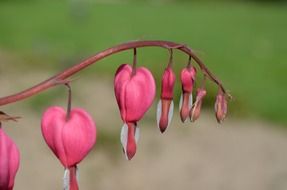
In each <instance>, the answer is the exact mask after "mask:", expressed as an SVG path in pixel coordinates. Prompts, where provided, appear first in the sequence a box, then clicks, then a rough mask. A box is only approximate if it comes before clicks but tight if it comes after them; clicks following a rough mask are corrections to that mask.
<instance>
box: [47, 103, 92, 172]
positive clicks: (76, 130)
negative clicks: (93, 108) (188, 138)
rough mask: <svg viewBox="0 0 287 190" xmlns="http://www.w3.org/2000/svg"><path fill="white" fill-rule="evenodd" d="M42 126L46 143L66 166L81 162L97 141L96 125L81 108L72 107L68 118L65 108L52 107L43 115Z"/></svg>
mask: <svg viewBox="0 0 287 190" xmlns="http://www.w3.org/2000/svg"><path fill="white" fill-rule="evenodd" d="M41 127H42V134H43V136H44V139H45V141H46V143H47V144H48V146H49V147H50V149H51V150H52V151H53V152H54V154H55V155H56V156H57V158H58V159H59V160H60V161H61V163H62V165H63V166H64V167H65V168H70V167H74V166H75V165H77V164H78V163H79V162H81V161H82V160H83V159H84V158H85V156H86V155H87V154H88V153H89V152H90V150H91V149H92V148H93V146H94V144H95V142H96V125H95V123H94V121H93V119H92V117H91V116H90V115H89V114H88V113H87V112H86V111H85V110H83V109H81V108H74V109H72V110H71V113H70V118H69V119H68V120H67V119H66V111H65V110H64V109H63V108H61V107H58V106H54V107H50V108H48V109H47V110H46V111H45V113H44V115H43V117H42V123H41Z"/></svg>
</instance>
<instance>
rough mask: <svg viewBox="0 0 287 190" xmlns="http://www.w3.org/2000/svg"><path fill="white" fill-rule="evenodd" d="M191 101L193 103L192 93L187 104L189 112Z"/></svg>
mask: <svg viewBox="0 0 287 190" xmlns="http://www.w3.org/2000/svg"><path fill="white" fill-rule="evenodd" d="M192 101H193V99H192V93H190V95H189V102H188V110H190V109H191V108H192Z"/></svg>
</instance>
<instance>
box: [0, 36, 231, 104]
mask: <svg viewBox="0 0 287 190" xmlns="http://www.w3.org/2000/svg"><path fill="white" fill-rule="evenodd" d="M147 46H156V47H162V48H168V49H171V48H172V49H178V50H180V51H182V52H184V53H186V54H188V55H190V56H191V57H192V58H193V59H194V61H195V62H196V63H197V64H198V65H199V67H200V69H201V70H202V72H203V73H204V74H206V76H207V77H208V78H209V79H210V80H211V81H213V82H214V83H216V84H217V85H218V86H219V88H220V89H221V90H222V92H223V93H225V94H226V90H225V88H224V87H223V85H222V83H221V82H220V81H219V80H218V79H217V78H216V77H215V76H214V75H213V74H212V73H211V72H210V71H209V70H208V68H207V67H206V66H205V65H204V63H203V62H202V61H201V60H200V59H199V58H198V57H197V55H196V54H195V53H194V52H193V50H192V49H191V48H189V47H187V46H185V45H182V44H179V43H175V42H170V41H132V42H127V43H123V44H119V45H116V46H114V47H111V48H109V49H106V50H104V51H101V52H99V53H97V54H96V55H94V56H92V57H90V58H88V59H86V60H84V61H82V62H81V63H79V64H77V65H74V66H72V67H70V68H68V69H66V70H64V71H63V72H61V73H59V74H57V75H55V76H53V77H51V78H49V79H47V80H45V81H43V82H41V83H39V84H37V85H35V86H33V87H31V88H29V89H26V90H24V91H22V92H19V93H16V94H13V95H10V96H6V97H2V98H0V106H2V105H6V104H10V103H13V102H17V101H20V100H23V99H25V98H28V97H30V96H33V95H36V94H38V93H40V92H42V91H44V90H46V89H48V88H51V87H53V86H56V85H58V84H59V82H58V81H62V80H65V79H67V78H68V77H70V76H72V75H74V74H75V73H77V72H79V71H81V70H82V69H84V68H86V67H88V66H89V65H91V64H93V63H95V62H97V61H99V60H101V59H103V58H105V57H108V56H110V55H112V54H115V53H118V52H121V51H125V50H128V49H135V48H140V47H147Z"/></svg>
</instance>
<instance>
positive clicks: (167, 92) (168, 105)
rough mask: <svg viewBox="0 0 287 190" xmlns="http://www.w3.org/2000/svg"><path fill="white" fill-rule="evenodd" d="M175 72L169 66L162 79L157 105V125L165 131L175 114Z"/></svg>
mask: <svg viewBox="0 0 287 190" xmlns="http://www.w3.org/2000/svg"><path fill="white" fill-rule="evenodd" d="M174 84H175V74H174V72H173V71H172V69H171V67H167V68H166V69H165V71H164V73H163V76H162V80H161V97H160V100H159V102H158V105H157V126H158V127H159V129H160V131H161V132H162V133H163V132H164V131H165V130H166V129H167V127H168V126H169V125H170V122H171V119H172V115H173V108H174V103H173V88H174Z"/></svg>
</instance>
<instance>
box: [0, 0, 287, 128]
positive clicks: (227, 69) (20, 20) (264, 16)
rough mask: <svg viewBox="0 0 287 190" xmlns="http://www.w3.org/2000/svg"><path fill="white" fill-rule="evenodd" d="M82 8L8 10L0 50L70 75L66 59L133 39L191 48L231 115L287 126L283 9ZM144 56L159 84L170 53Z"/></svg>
mask: <svg viewBox="0 0 287 190" xmlns="http://www.w3.org/2000/svg"><path fill="white" fill-rule="evenodd" d="M78 3H79V2H78ZM78 3H72V1H70V2H69V3H64V2H62V1H49V2H48V1H42V2H41V1H35V2H33V3H21V2H9V3H8V2H5V3H2V4H1V5H0V24H1V30H0V36H1V38H0V48H5V49H8V50H10V51H13V52H18V53H19V54H33V55H35V56H40V57H45V59H46V60H53V61H54V62H55V61H56V63H55V67H57V68H59V67H60V68H64V67H67V66H68V64H66V65H64V66H63V64H64V63H67V62H66V61H65V60H73V59H74V58H75V57H76V59H77V60H80V59H81V58H84V57H87V56H89V55H92V54H94V53H96V52H98V51H99V50H103V49H105V48H107V47H109V46H112V45H115V44H118V43H121V42H125V41H129V40H138V39H162V40H164V39H165V40H166V39H168V40H171V41H177V42H183V43H186V44H188V45H190V46H191V47H193V48H194V49H195V51H196V52H197V53H198V54H199V56H200V57H201V58H203V60H204V61H205V63H206V64H207V66H208V67H209V68H210V69H211V70H212V71H213V72H214V73H215V74H216V75H217V76H218V77H219V78H220V79H221V80H222V81H223V82H224V84H225V85H226V87H227V88H228V89H230V90H231V92H232V94H233V96H234V97H235V101H233V102H232V103H231V104H230V105H231V109H232V110H233V111H232V112H233V113H244V114H246V113H255V114H257V115H259V116H263V117H265V118H269V119H273V120H275V121H279V122H283V123H285V124H286V123H287V117H286V116H285V115H286V107H287V103H286V101H285V99H284V98H285V97H287V89H286V88H285V81H286V79H287V78H286V70H287V64H286V61H287V54H286V44H287V38H286V33H287V25H286V20H287V12H286V7H285V6H281V5H272V4H262V5H261V4H252V3H246V4H243V3H230V2H229V3H227V2H226V3H218V2H217V3H184V4H181V3H175V4H173V3H171V4H166V5H156V4H152V5H147V4H142V3H141V4H137V3H126V4H94V3H84V4H82V3H80V4H78ZM138 54H139V59H138V60H139V64H140V65H141V64H144V65H146V66H147V67H149V68H150V69H152V71H153V72H154V73H155V74H156V77H157V79H158V80H159V79H160V75H161V73H162V70H163V65H165V64H166V63H167V60H168V54H167V51H165V50H163V49H158V48H146V49H140V50H138ZM131 55H132V52H125V53H122V54H119V55H115V56H113V57H110V58H107V59H105V60H103V61H101V62H99V63H98V64H97V65H96V66H94V67H92V69H91V72H93V71H94V70H96V71H98V73H101V72H106V73H114V72H115V70H116V67H117V65H119V64H121V63H124V62H131V61H132V57H131ZM186 61H187V57H186V56H184V55H182V54H181V53H176V55H175V65H176V66H175V70H176V71H177V73H179V71H180V68H181V67H183V66H184V65H185V63H186ZM68 63H69V64H70V63H73V61H68ZM158 86H159V84H158ZM209 86H210V89H211V91H210V94H209V96H208V97H209V98H208V100H207V102H210V103H213V102H214V95H215V94H211V92H213V93H216V89H215V88H214V86H212V85H209ZM177 89H178V90H179V89H180V87H179V86H177ZM177 96H179V93H178V94H177Z"/></svg>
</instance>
